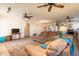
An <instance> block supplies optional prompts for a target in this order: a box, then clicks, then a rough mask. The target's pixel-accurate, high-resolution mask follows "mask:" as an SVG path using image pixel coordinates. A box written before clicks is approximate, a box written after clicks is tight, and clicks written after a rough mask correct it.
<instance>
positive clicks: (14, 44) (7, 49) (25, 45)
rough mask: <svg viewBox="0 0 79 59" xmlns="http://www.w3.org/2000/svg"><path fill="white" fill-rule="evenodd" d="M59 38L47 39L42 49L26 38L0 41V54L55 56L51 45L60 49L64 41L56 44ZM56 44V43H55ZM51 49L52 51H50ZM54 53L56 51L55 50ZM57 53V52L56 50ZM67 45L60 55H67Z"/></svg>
mask: <svg viewBox="0 0 79 59" xmlns="http://www.w3.org/2000/svg"><path fill="white" fill-rule="evenodd" d="M58 42H59V40H54V41H52V43H51V41H49V42H48V43H45V44H48V46H47V48H46V49H43V48H41V47H40V46H39V45H33V44H32V41H27V40H21V39H20V40H15V41H8V42H4V43H0V56H55V54H54V52H55V49H52V50H51V53H49V52H50V49H51V48H52V47H54V48H56V47H57V46H58V47H57V49H58V51H62V50H61V48H62V47H64V46H65V44H66V43H65V42H64V43H63V42H62V44H61V43H60V44H58ZM57 44H58V45H57ZM52 51H53V52H52ZM55 53H56V52H55ZM57 53H58V52H57ZM68 54H69V47H68V48H67V49H65V50H64V51H63V54H61V55H68Z"/></svg>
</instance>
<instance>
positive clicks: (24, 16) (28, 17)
mask: <svg viewBox="0 0 79 59" xmlns="http://www.w3.org/2000/svg"><path fill="white" fill-rule="evenodd" d="M32 17H33V16H28V15H27V13H24V14H23V18H27V19H29V20H31V18H32Z"/></svg>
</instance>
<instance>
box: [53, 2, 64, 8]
mask: <svg viewBox="0 0 79 59" xmlns="http://www.w3.org/2000/svg"><path fill="white" fill-rule="evenodd" d="M53 6H55V7H58V8H64V6H63V5H60V4H55V3H54V4H53Z"/></svg>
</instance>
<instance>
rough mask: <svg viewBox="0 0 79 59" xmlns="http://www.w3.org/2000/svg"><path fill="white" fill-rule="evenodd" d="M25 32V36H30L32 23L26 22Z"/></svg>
mask: <svg viewBox="0 0 79 59" xmlns="http://www.w3.org/2000/svg"><path fill="white" fill-rule="evenodd" d="M24 33H25V34H24V36H25V37H27V36H30V24H29V23H26V24H25V27H24Z"/></svg>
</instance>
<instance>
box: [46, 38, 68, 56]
mask: <svg viewBox="0 0 79 59" xmlns="http://www.w3.org/2000/svg"><path fill="white" fill-rule="evenodd" d="M66 45H67V43H66V42H65V41H64V40H62V39H57V40H54V41H52V42H51V43H50V44H49V45H48V50H52V52H53V51H55V52H56V53H55V55H59V54H60V53H61V52H62V50H63V49H64V48H65V47H66ZM47 52H48V51H47ZM49 54H50V53H49ZM51 55H53V54H51Z"/></svg>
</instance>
